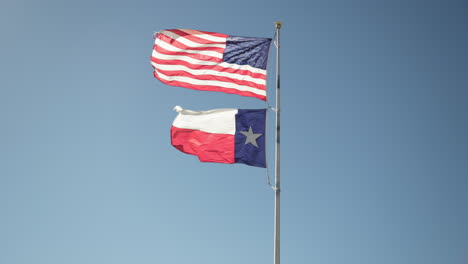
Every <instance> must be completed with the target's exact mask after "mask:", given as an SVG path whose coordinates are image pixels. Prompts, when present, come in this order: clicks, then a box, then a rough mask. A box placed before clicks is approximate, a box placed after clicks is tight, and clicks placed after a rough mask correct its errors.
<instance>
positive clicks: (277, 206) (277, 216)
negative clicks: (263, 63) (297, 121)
mask: <svg viewBox="0 0 468 264" xmlns="http://www.w3.org/2000/svg"><path fill="white" fill-rule="evenodd" d="M281 25H282V22H279V21H277V22H275V27H276V40H275V44H276V45H275V46H276V149H275V164H276V165H275V187H274V190H275V236H274V247H275V251H274V252H275V253H274V254H275V256H274V264H280V29H281Z"/></svg>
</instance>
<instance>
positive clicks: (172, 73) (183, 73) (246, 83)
mask: <svg viewBox="0 0 468 264" xmlns="http://www.w3.org/2000/svg"><path fill="white" fill-rule="evenodd" d="M158 72H160V73H162V74H164V75H167V76H183V77H189V78H193V79H197V80H203V81H211V80H213V81H220V82H228V83H233V84H237V85H242V86H248V87H252V88H255V89H259V90H266V88H265V85H261V84H258V83H254V82H249V81H244V80H238V79H233V78H229V77H223V76H217V75H211V74H203V75H193V74H191V73H188V72H186V71H164V70H160V69H158Z"/></svg>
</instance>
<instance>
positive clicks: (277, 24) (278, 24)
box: [275, 21, 283, 29]
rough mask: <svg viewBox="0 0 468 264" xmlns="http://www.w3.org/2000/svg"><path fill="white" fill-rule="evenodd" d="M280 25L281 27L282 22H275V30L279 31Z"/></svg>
mask: <svg viewBox="0 0 468 264" xmlns="http://www.w3.org/2000/svg"><path fill="white" fill-rule="evenodd" d="M282 25H283V22H281V21H275V26H276V28H277V29H280V28H281V26H282Z"/></svg>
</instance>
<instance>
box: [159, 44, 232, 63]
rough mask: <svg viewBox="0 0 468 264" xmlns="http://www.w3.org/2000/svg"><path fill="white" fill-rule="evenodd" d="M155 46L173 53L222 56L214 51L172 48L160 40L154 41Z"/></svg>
mask: <svg viewBox="0 0 468 264" xmlns="http://www.w3.org/2000/svg"><path fill="white" fill-rule="evenodd" d="M154 43H155V44H156V45H158V46H160V47H161V48H163V49H166V50H169V51H175V52H186V53H192V54H201V55H206V56H211V57H215V58H220V59H222V58H223V54H222V53H219V52H216V51H209V50H187V49H180V48H178V47H176V46H172V45H171V44H169V43H167V42H164V41H162V40H160V39H156V41H155V42H154Z"/></svg>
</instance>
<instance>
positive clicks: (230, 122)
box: [172, 106, 237, 135]
mask: <svg viewBox="0 0 468 264" xmlns="http://www.w3.org/2000/svg"><path fill="white" fill-rule="evenodd" d="M174 109H175V110H176V111H177V112H179V114H178V115H177V117H176V118H175V120H174V122H173V123H172V125H173V126H175V127H178V128H185V129H196V130H201V131H204V132H208V133H216V134H230V135H234V134H235V133H236V114H237V109H213V110H209V111H191V110H184V109H182V108H181V107H180V106H176V107H175V108H174Z"/></svg>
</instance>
